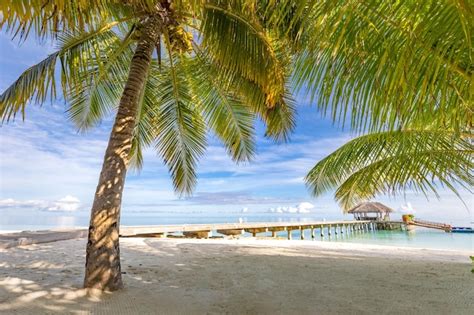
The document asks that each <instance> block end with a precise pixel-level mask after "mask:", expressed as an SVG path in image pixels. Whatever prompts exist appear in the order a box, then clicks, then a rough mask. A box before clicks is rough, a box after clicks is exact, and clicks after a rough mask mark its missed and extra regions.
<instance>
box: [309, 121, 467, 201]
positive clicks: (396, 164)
mask: <svg viewBox="0 0 474 315" xmlns="http://www.w3.org/2000/svg"><path fill="white" fill-rule="evenodd" d="M473 153H474V147H473V145H472V144H471V143H470V141H469V140H465V139H463V138H460V137H457V136H456V135H455V134H454V133H453V132H447V131H430V130H407V131H394V132H382V133H373V134H369V135H366V136H361V137H359V138H356V139H354V140H352V141H349V142H348V143H347V144H345V145H343V146H342V147H341V148H339V149H337V150H336V151H335V152H333V153H332V154H330V155H329V156H327V157H326V158H324V159H323V160H321V161H320V162H318V163H317V164H316V166H315V167H314V168H313V169H312V170H311V171H310V172H309V173H308V175H307V176H306V183H307V185H308V187H309V188H310V190H311V192H312V193H313V194H314V195H321V194H323V193H325V192H327V191H330V190H332V189H336V194H335V198H336V200H337V201H338V202H339V203H340V205H341V207H342V208H343V209H345V210H347V209H349V208H351V207H353V206H355V205H356V204H358V203H360V202H362V201H365V200H367V199H371V198H373V197H374V196H376V195H377V194H378V193H382V192H387V193H391V194H394V193H398V192H403V191H404V189H406V188H410V189H412V190H414V191H417V192H421V193H423V194H425V195H426V194H427V193H428V192H433V193H435V194H437V189H436V188H437V186H439V185H443V186H445V187H447V188H448V189H450V190H452V191H453V192H455V193H456V194H457V188H458V187H460V186H461V187H464V188H466V189H471V187H472V185H473V184H474V180H473V176H472V175H473V174H472V170H473V169H474V162H473V159H472V154H473Z"/></svg>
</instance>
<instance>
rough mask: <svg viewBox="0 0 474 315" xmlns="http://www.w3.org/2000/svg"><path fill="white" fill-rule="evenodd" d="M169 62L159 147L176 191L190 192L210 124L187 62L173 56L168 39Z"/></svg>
mask: <svg viewBox="0 0 474 315" xmlns="http://www.w3.org/2000/svg"><path fill="white" fill-rule="evenodd" d="M166 44H167V48H168V52H169V56H170V58H169V64H168V65H167V66H166V68H163V69H162V71H161V73H160V74H159V75H160V79H159V83H158V86H157V89H156V91H155V92H156V100H157V103H158V104H159V112H158V119H157V123H156V126H155V127H156V130H157V141H156V149H157V151H158V154H159V155H160V156H161V157H162V158H163V160H164V162H165V164H166V165H167V166H168V169H169V172H170V175H171V177H172V179H173V184H174V187H175V190H176V191H177V192H179V193H180V194H184V195H186V194H190V193H191V191H192V190H193V188H194V186H195V184H196V171H195V169H196V164H197V160H198V158H199V157H200V156H202V154H203V153H204V151H205V146H206V127H205V122H204V119H203V118H202V116H201V115H200V113H199V111H198V108H197V106H196V103H195V102H194V100H193V96H192V94H191V93H190V91H191V90H190V88H189V85H188V83H187V81H186V77H185V71H183V69H182V67H184V65H182V64H181V62H180V61H179V60H178V59H174V58H173V53H172V52H171V47H170V41H169V38H167V39H166Z"/></svg>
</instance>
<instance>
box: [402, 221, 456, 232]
mask: <svg viewBox="0 0 474 315" xmlns="http://www.w3.org/2000/svg"><path fill="white" fill-rule="evenodd" d="M407 224H408V225H416V226H421V227H425V228H429V229H437V230H443V231H445V232H451V230H452V226H451V225H449V224H445V223H438V222H431V221H425V220H418V219H416V220H415V219H412V220H410V221H408V222H407Z"/></svg>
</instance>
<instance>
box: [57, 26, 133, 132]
mask: <svg viewBox="0 0 474 315" xmlns="http://www.w3.org/2000/svg"><path fill="white" fill-rule="evenodd" d="M131 43H132V41H131V34H127V35H126V36H125V37H124V38H123V39H122V38H121V37H120V36H118V34H111V37H110V38H109V39H108V40H107V41H100V42H98V43H97V44H96V45H95V50H94V56H91V58H88V59H87V60H86V61H83V62H85V66H83V67H80V69H79V70H78V71H77V73H71V74H70V75H68V77H69V78H74V80H70V82H69V84H68V85H67V86H66V87H65V90H66V99H67V100H68V105H69V106H68V114H69V118H70V119H71V120H72V121H73V122H74V123H75V124H76V126H77V127H78V128H79V130H86V129H88V128H90V127H93V126H95V125H96V124H97V123H98V122H100V120H101V119H103V117H105V116H106V115H107V114H108V113H110V112H111V111H112V110H113V109H115V107H116V106H117V105H118V102H119V100H120V97H121V94H122V91H123V88H124V84H125V81H126V78H127V74H128V65H129V62H130V60H131V56H132V54H133V49H132V46H131ZM72 62H74V60H72ZM68 68H69V69H71V68H72V67H68Z"/></svg>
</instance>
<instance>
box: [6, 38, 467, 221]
mask: <svg viewBox="0 0 474 315" xmlns="http://www.w3.org/2000/svg"><path fill="white" fill-rule="evenodd" d="M52 51H54V47H53V46H52V45H51V43H45V44H44V45H38V44H37V43H35V42H33V41H27V42H25V43H23V44H22V45H21V46H18V45H17V44H16V43H15V42H12V41H11V40H10V38H9V37H8V36H7V35H5V34H4V33H0V91H1V92H3V91H4V89H5V88H6V87H8V86H9V84H11V83H12V82H13V81H14V80H15V79H16V78H17V77H18V76H19V75H20V74H21V72H22V71H24V70H25V69H26V68H27V67H28V66H31V65H33V64H35V63H36V62H38V61H40V60H41V59H43V58H45V57H46V56H47V54H48V53H50V52H52ZM297 103H298V119H297V128H296V130H295V133H294V134H293V136H292V138H291V141H290V142H289V143H287V144H278V145H277V144H274V143H272V142H271V141H268V140H267V139H265V138H264V137H263V128H262V126H261V125H260V124H258V125H257V130H258V148H257V151H258V154H257V156H256V158H255V160H254V161H253V162H252V163H247V164H242V165H236V164H234V163H233V162H232V161H231V160H230V158H228V157H227V156H226V153H225V150H224V149H223V147H222V146H221V145H220V144H219V142H218V141H217V140H216V139H215V138H213V137H212V136H211V137H210V141H209V143H210V146H209V147H208V149H207V152H206V154H205V157H204V158H203V159H202V160H201V161H200V163H199V168H198V173H199V180H198V186H197V189H196V192H195V194H194V196H193V197H191V198H187V199H179V198H178V197H177V196H176V195H175V194H174V192H173V189H172V186H171V180H170V178H169V176H168V173H167V170H166V168H165V167H164V166H163V164H162V163H161V161H160V160H159V159H158V158H157V157H156V155H155V153H154V151H153V150H151V149H150V150H147V151H146V153H145V166H144V168H143V170H142V171H141V172H140V173H136V172H131V173H129V175H128V178H127V184H126V187H125V193H124V199H123V211H124V212H128V213H132V212H159V211H177V212H179V211H188V210H195V211H203V212H213V211H214V212H217V211H224V212H225V211H240V210H241V209H242V208H244V207H247V208H249V211H257V212H264V211H267V210H268V209H269V208H271V207H278V206H295V205H297V204H299V203H301V202H310V203H312V204H314V205H315V208H314V209H312V211H313V213H314V215H316V216H317V215H318V214H319V213H325V214H326V213H334V214H339V213H340V211H341V210H340V209H339V208H338V206H337V204H336V203H335V202H334V201H333V199H332V194H330V193H328V194H327V195H325V196H322V197H319V198H317V199H316V198H312V197H311V196H310V195H309V194H308V192H307V190H306V188H305V186H304V183H303V177H304V175H305V174H306V172H307V171H308V170H310V168H311V167H312V166H314V164H315V163H316V162H317V161H318V160H319V159H321V158H322V157H324V156H325V155H327V154H328V153H330V152H332V151H333V150H335V149H336V148H338V147H339V146H340V145H342V144H343V143H345V142H346V141H348V140H349V139H350V138H351V134H350V133H349V132H347V131H346V132H344V131H342V130H341V129H340V128H337V127H335V126H333V125H332V123H331V122H330V121H329V120H327V119H323V118H321V117H320V115H319V113H317V111H316V109H315V108H314V107H310V106H308V105H307V104H305V102H304V100H303V99H298V100H297ZM64 111H65V105H64V103H63V102H62V101H57V102H53V103H52V104H49V103H48V104H44V105H43V106H42V107H39V106H30V107H29V108H28V110H27V115H26V119H25V121H22V120H21V118H20V119H17V120H16V121H15V122H13V123H8V124H5V125H3V126H1V127H0V146H1V148H2V151H1V156H0V213H1V212H3V215H4V217H7V216H8V215H13V213H15V212H18V211H19V209H20V210H21V209H30V210H32V211H36V210H48V211H50V212H64V211H68V212H69V213H75V212H77V213H80V212H83V213H84V212H87V211H89V208H90V205H91V203H92V198H93V195H94V191H95V186H96V184H97V179H98V175H99V172H100V166H101V163H102V157H103V154H104V151H105V147H106V141H107V138H108V134H109V127H110V119H109V120H106V121H104V122H103V124H101V125H100V126H98V127H97V128H95V129H94V130H91V131H89V132H88V133H86V134H81V133H78V132H77V131H76V129H75V128H74V126H73V125H72V123H70V122H69V121H68V120H67V115H66V114H65V113H64ZM379 199H380V200H382V201H384V202H386V203H387V204H389V205H390V206H392V207H393V208H395V209H397V208H399V207H400V205H401V204H402V203H404V202H405V201H409V202H411V203H412V204H413V205H414V207H415V209H417V211H419V212H421V213H423V214H426V215H430V214H441V213H443V215H444V214H448V213H449V215H450V216H455V217H459V218H468V217H470V216H471V214H470V213H469V212H467V210H466V208H465V207H464V206H463V204H462V203H461V202H460V201H459V200H457V199H456V197H455V196H454V195H452V194H451V193H447V192H442V199H441V200H436V199H435V198H434V196H433V197H432V198H431V199H430V202H427V201H426V199H425V198H424V197H423V196H418V195H416V194H414V193H413V192H410V191H407V194H406V200H405V199H404V198H403V197H398V198H391V199H389V198H387V197H380V198H379ZM465 200H466V201H467V203H468V204H469V205H471V204H472V201H473V200H472V196H469V195H467V194H465ZM471 221H472V219H471Z"/></svg>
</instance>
